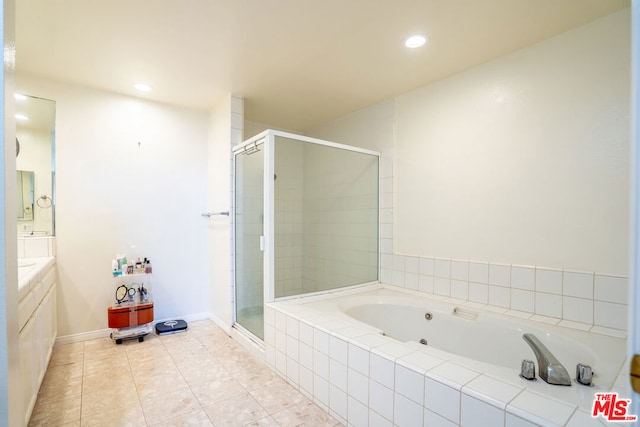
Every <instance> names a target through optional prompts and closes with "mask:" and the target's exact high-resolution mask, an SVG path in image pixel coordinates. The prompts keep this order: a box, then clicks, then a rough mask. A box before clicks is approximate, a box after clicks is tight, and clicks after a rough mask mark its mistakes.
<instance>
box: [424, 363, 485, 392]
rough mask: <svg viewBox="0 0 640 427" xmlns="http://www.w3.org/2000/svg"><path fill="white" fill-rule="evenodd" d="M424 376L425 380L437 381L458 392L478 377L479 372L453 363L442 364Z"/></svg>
mask: <svg viewBox="0 0 640 427" xmlns="http://www.w3.org/2000/svg"><path fill="white" fill-rule="evenodd" d="M425 375H426V377H427V379H431V380H435V381H438V382H439V383H442V384H444V385H446V386H448V387H451V388H453V389H455V390H458V391H459V390H461V389H462V387H463V386H464V385H465V384H467V383H468V382H470V381H471V380H473V379H474V378H477V377H478V376H480V372H477V371H474V370H472V369H468V368H465V367H463V366H460V365H456V364H455V363H451V362H444V363H442V364H440V365H438V366H436V367H434V368H433V369H430V370H429V371H427V372H426V374H425Z"/></svg>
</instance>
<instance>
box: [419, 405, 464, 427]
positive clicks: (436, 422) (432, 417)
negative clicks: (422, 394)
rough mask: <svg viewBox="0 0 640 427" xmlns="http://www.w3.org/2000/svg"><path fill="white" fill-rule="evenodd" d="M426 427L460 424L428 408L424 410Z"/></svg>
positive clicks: (455, 425)
mask: <svg viewBox="0 0 640 427" xmlns="http://www.w3.org/2000/svg"><path fill="white" fill-rule="evenodd" d="M423 426H424V427H457V426H458V424H457V423H454V422H453V421H449V420H448V419H446V418H444V417H441V416H440V415H438V414H436V413H435V412H432V411H430V410H428V409H425V410H424V424H423Z"/></svg>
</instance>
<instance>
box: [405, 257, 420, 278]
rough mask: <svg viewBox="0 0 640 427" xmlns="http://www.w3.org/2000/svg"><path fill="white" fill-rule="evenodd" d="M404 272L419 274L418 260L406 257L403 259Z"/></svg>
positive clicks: (417, 258)
mask: <svg viewBox="0 0 640 427" xmlns="http://www.w3.org/2000/svg"><path fill="white" fill-rule="evenodd" d="M405 271H406V272H407V273H415V274H419V273H420V258H419V257H412V256H408V257H406V258H405Z"/></svg>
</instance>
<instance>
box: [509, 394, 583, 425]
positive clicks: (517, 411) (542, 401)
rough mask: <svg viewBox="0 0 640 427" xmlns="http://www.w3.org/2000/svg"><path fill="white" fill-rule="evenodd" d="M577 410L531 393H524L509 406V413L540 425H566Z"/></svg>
mask: <svg viewBox="0 0 640 427" xmlns="http://www.w3.org/2000/svg"><path fill="white" fill-rule="evenodd" d="M575 410H576V406H571V405H568V404H565V403H562V402H558V401H557V400H553V399H549V398H547V397H544V396H541V395H539V394H536V393H532V392H530V391H527V390H525V391H523V392H522V393H520V394H519V395H518V396H516V397H515V399H513V400H512V401H511V403H509V405H507V412H508V413H511V414H513V415H516V416H518V417H521V418H526V419H527V420H530V421H532V422H533V423H536V424H540V425H548V424H555V425H560V426H562V425H564V424H565V423H566V422H567V421H569V418H571V416H572V415H573V413H574V411H575Z"/></svg>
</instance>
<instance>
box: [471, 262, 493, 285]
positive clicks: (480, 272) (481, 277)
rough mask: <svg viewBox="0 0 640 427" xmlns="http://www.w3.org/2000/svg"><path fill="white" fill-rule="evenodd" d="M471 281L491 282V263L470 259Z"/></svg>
mask: <svg viewBox="0 0 640 427" xmlns="http://www.w3.org/2000/svg"><path fill="white" fill-rule="evenodd" d="M469 281H470V282H475V283H481V284H485V285H486V284H489V263H488V262H479V261H469Z"/></svg>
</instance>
